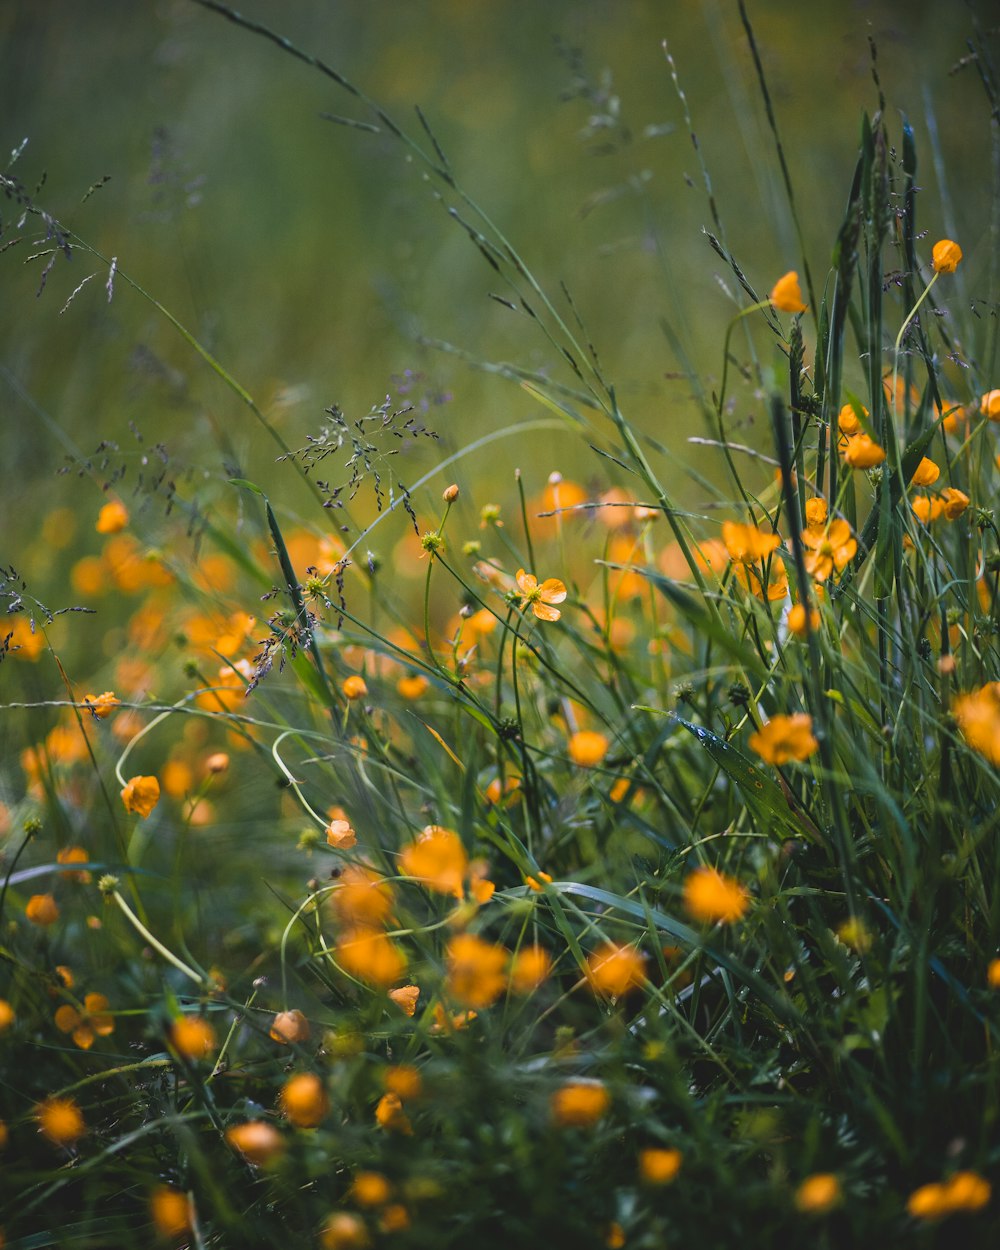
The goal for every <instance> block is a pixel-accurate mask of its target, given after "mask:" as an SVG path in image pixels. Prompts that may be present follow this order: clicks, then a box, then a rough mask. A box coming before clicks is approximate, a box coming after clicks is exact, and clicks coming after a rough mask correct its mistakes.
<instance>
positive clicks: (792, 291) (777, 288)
mask: <svg viewBox="0 0 1000 1250" xmlns="http://www.w3.org/2000/svg"><path fill="white" fill-rule="evenodd" d="M768 298H769V299H770V301H771V303H772V304H773V305H774V307H775V308H777V310H778V311H779V312H787V313H803V312H805V311H806V305H805V303H804V302H803V299H802V288H801V287H800V286H799V275H798V274H797V273H796V272H795V270H794V269H789V271H788V273H786V274H782V276H781V277H780V278H779V279H778V281H777V282H776V283H775V284H774V286H773V287H772V288H771V294H770V296H769V297H768Z"/></svg>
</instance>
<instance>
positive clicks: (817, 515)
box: [806, 412, 854, 530]
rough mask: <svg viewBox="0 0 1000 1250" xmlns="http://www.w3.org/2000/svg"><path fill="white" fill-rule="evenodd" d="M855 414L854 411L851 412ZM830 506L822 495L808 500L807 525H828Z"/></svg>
mask: <svg viewBox="0 0 1000 1250" xmlns="http://www.w3.org/2000/svg"><path fill="white" fill-rule="evenodd" d="M851 416H852V417H853V416H854V413H853V412H852V413H851ZM827 513H828V508H827V503H826V500H825V499H824V498H823V496H822V495H816V496H814V497H813V498H812V499H807V500H806V525H807V526H808V527H809V529H811V530H821V529H823V528H824V527H825V525H826V518H827Z"/></svg>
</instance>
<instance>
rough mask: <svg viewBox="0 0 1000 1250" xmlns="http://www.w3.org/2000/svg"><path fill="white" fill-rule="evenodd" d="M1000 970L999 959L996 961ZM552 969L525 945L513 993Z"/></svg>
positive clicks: (513, 973) (538, 950)
mask: <svg viewBox="0 0 1000 1250" xmlns="http://www.w3.org/2000/svg"><path fill="white" fill-rule="evenodd" d="M996 963H997V967H998V971H1000V959H998V960H997V961H996ZM551 971H552V956H551V955H550V954H549V953H548V951H546V950H543V949H542V947H540V946H525V947H524V948H523V949H522V950H520V951H518V953H517V954H516V955H515V956H514V962H513V964H512V965H511V970H510V988H511V990H512V991H513V992H514V993H515V994H531V993H532V992H533V991H534V990H537V989H538V987H539V986H540V985H541V984H542V982H543V981H544V980H545V979H546V978H547V977H548V975H549V973H550V972H551Z"/></svg>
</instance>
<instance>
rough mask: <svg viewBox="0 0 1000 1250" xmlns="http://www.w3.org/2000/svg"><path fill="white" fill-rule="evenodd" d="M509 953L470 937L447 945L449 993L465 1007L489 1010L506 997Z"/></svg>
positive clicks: (465, 936) (461, 936) (464, 936)
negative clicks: (504, 992)
mask: <svg viewBox="0 0 1000 1250" xmlns="http://www.w3.org/2000/svg"><path fill="white" fill-rule="evenodd" d="M506 966H507V951H506V950H505V949H504V948H503V947H502V946H494V945H493V944H492V943H491V942H484V941H483V940H482V938H478V937H475V936H474V935H473V934H471V933H461V934H459V935H458V936H457V937H453V938H452V939H451V941H450V942H449V943H448V950H447V967H448V982H447V985H448V993H449V994H450V995H451V997H452V998H454V999H457V1001H458V1002H460V1003H461V1004H462V1006H463V1007H472V1008H475V1009H482V1008H483V1007H489V1006H490V1005H491V1004H492V1003H494V1002H495V1001H496V1000H497V999H498V998H499V997H500V995H501V994H502V993H503V990H504V985H505V983H506V979H505V976H504V969H505V968H506Z"/></svg>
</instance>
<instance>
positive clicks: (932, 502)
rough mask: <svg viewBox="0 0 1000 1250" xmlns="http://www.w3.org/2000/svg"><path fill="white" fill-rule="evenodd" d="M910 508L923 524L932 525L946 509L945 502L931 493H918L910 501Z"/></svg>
mask: <svg viewBox="0 0 1000 1250" xmlns="http://www.w3.org/2000/svg"><path fill="white" fill-rule="evenodd" d="M910 509H911V510H912V512H913V515H914V516H915V517H916V518H917V520H918V521H919V522H920V523H921V525H930V523H931V522H932V521H936V520H937V519H938V517H939V516H940V515H941V513H942V512H943V511H944V504H943V503H942V502H941V500H940V499H935V498H932V497H931V496H929V495H917V497H916V498H915V499H912V500H911V501H910Z"/></svg>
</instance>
